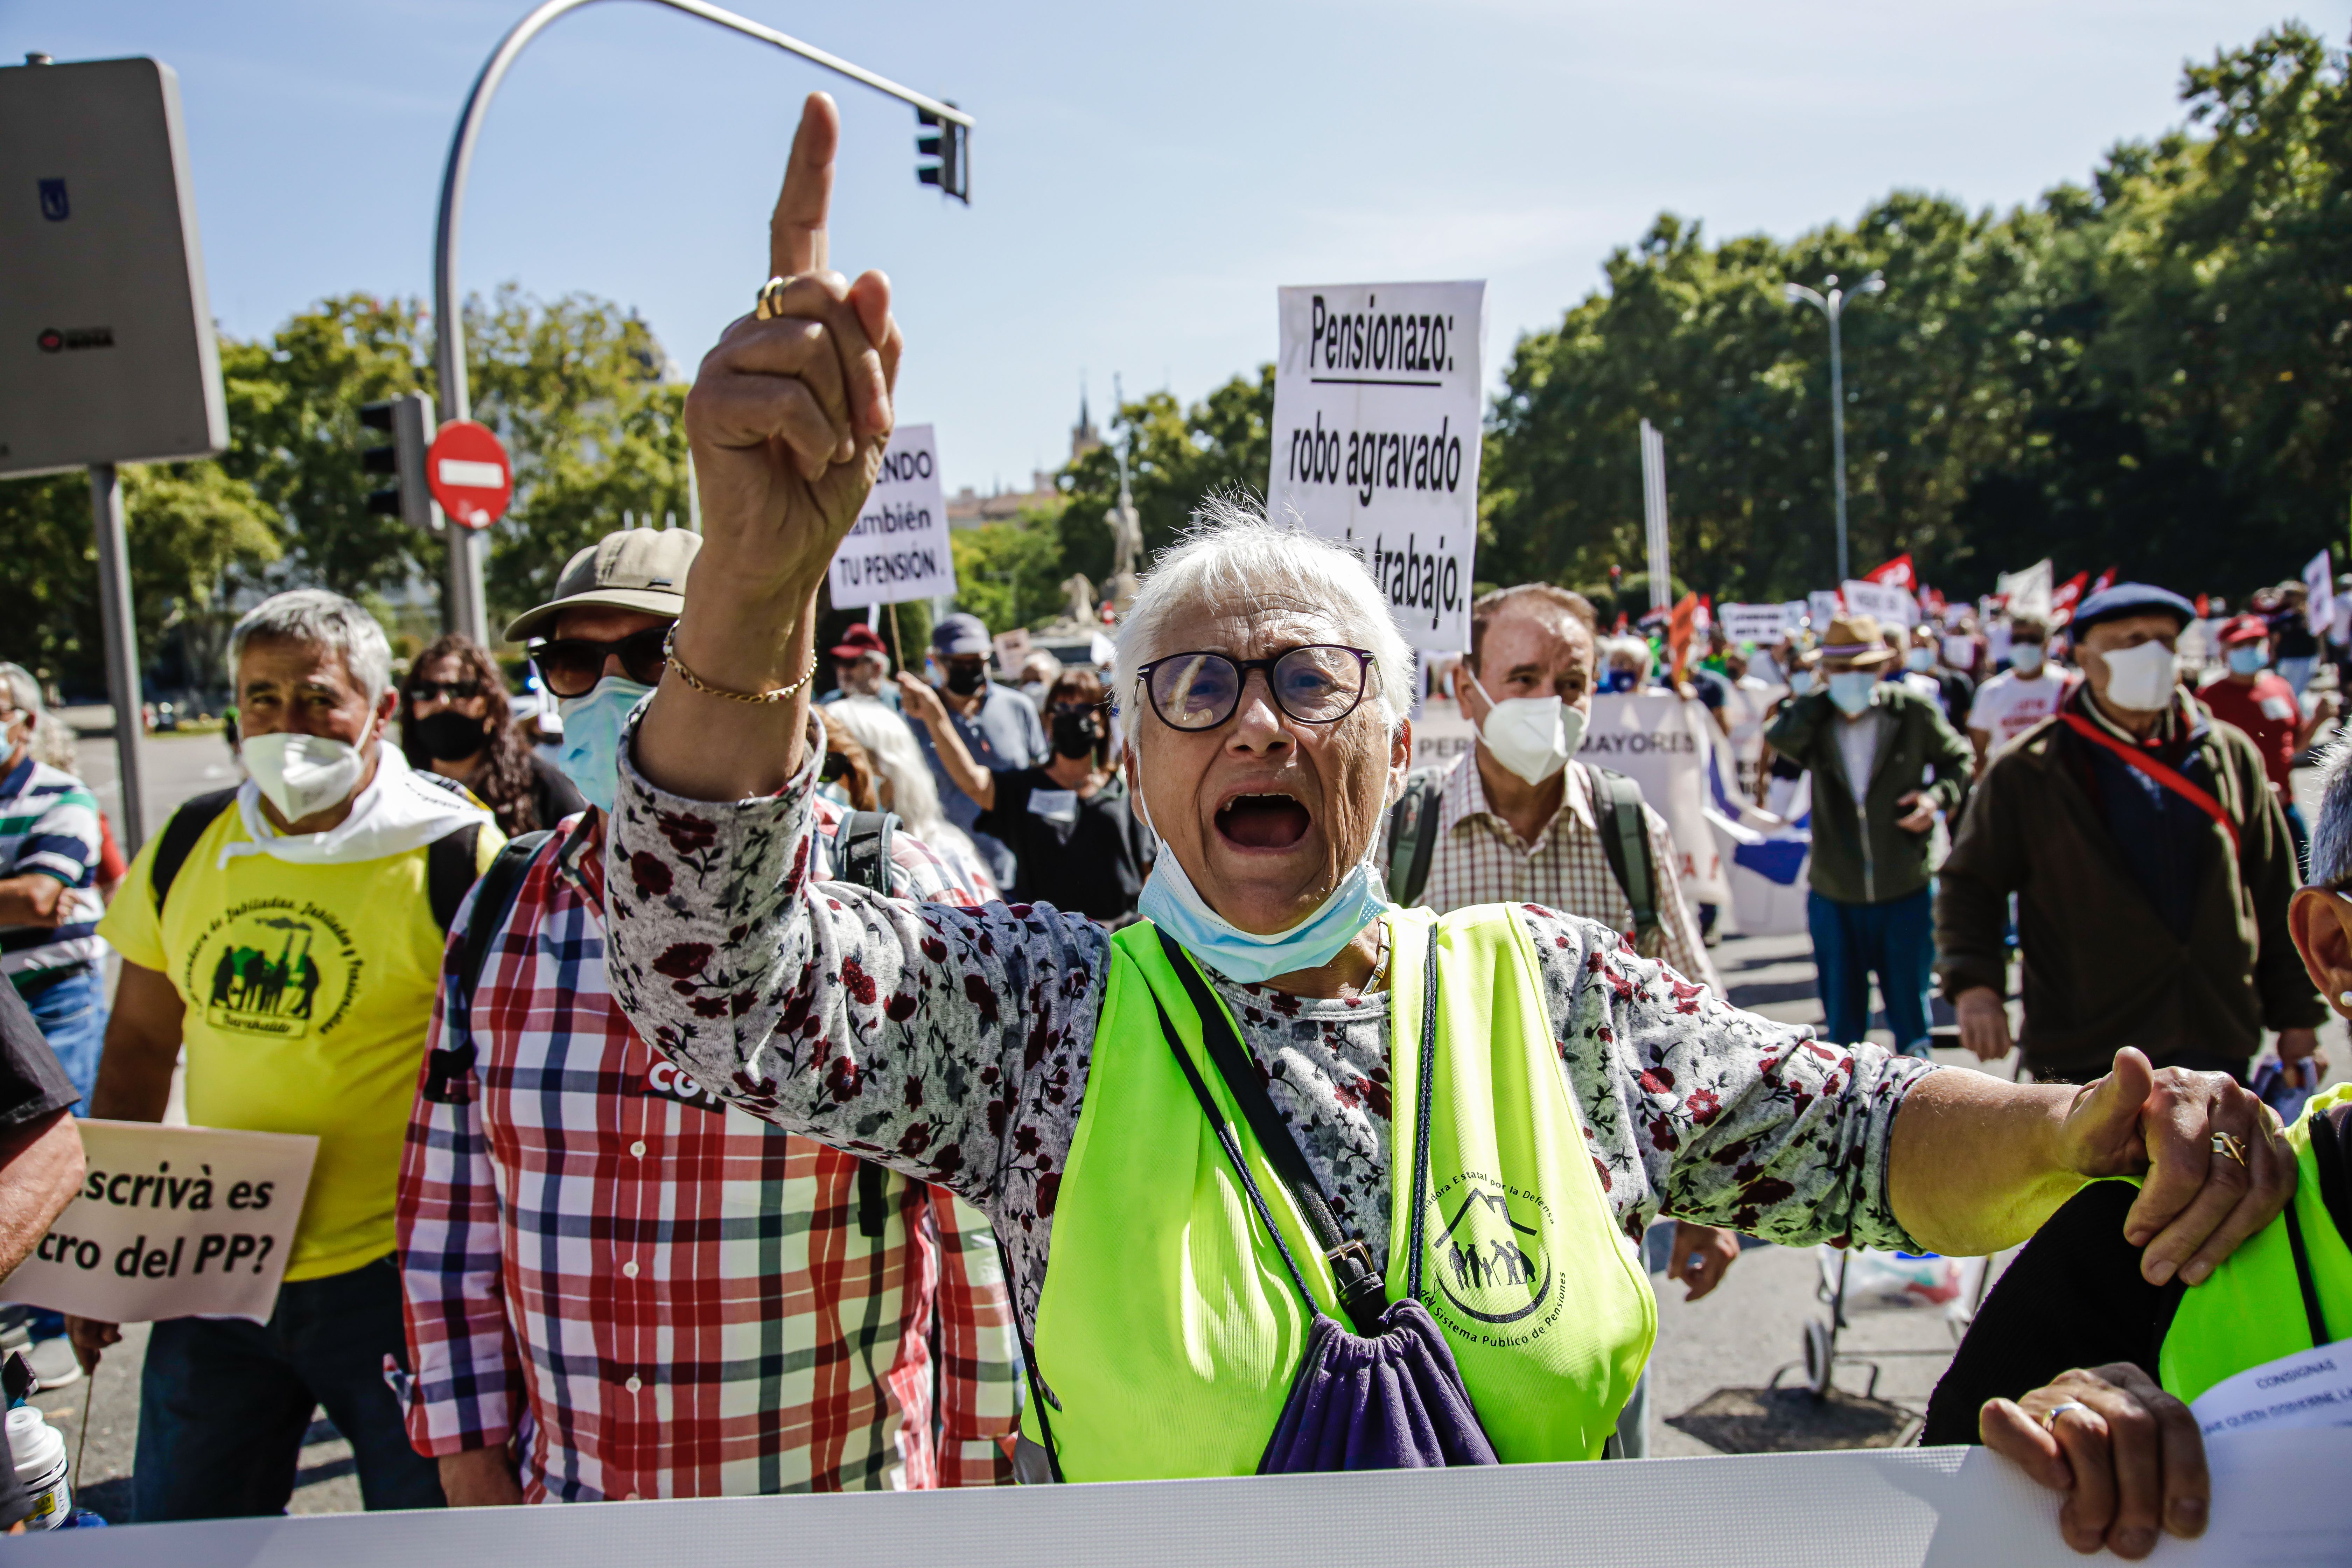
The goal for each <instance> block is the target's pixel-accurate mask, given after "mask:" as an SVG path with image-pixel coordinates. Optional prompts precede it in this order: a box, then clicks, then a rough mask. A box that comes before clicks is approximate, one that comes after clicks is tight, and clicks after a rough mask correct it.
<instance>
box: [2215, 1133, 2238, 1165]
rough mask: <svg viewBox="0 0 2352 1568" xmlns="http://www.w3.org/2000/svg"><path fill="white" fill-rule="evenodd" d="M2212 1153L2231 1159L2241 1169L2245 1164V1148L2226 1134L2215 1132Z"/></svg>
mask: <svg viewBox="0 0 2352 1568" xmlns="http://www.w3.org/2000/svg"><path fill="white" fill-rule="evenodd" d="M2213 1152H2215V1153H2216V1154H2225V1155H2227V1156H2229V1157H2230V1158H2231V1159H2232V1160H2235V1161H2236V1162H2238V1163H2239V1165H2240V1166H2244V1164H2245V1163H2246V1146H2245V1145H2244V1144H2243V1143H2241V1142H2238V1141H2237V1140H2236V1139H2235V1138H2232V1137H2231V1136H2230V1134H2228V1133H2227V1132H2216V1133H2214V1134H2213Z"/></svg>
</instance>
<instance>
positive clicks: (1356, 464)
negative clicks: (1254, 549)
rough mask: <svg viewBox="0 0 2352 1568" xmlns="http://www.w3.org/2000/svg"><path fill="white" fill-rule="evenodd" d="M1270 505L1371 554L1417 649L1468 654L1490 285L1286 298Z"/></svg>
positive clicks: (1342, 289)
mask: <svg viewBox="0 0 2352 1568" xmlns="http://www.w3.org/2000/svg"><path fill="white" fill-rule="evenodd" d="M1279 310H1280V315H1281V328H1282V340H1281V341H1282V355H1281V359H1280V361H1279V362H1278V365H1277V368H1276V373H1275V382H1274V465H1273V474H1272V477H1271V479H1269V481H1268V483H1267V485H1266V505H1267V509H1268V510H1269V511H1270V512H1271V513H1272V515H1273V516H1274V518H1275V520H1276V521H1282V520H1283V518H1284V517H1286V515H1294V514H1295V515H1296V516H1297V518H1298V519H1300V520H1301V521H1304V522H1305V524H1306V525H1307V529H1308V530H1309V531H1313V532H1315V533H1318V534H1321V535H1322V536H1323V537H1324V538H1326V539H1336V540H1340V541H1344V542H1347V543H1349V544H1351V545H1353V546H1354V547H1355V548H1356V549H1357V550H1358V551H1360V552H1362V554H1363V557H1364V563H1365V564H1366V565H1367V566H1369V567H1370V568H1371V570H1372V575H1373V576H1374V577H1375V578H1376V579H1378V580H1379V582H1380V584H1381V590H1382V591H1383V592H1384V593H1385V594H1386V595H1388V601H1389V607H1390V609H1391V612H1392V613H1393V614H1394V615H1395V616H1396V622H1397V627H1398V629H1399V630H1400V631H1402V632H1403V633H1404V636H1405V638H1406V640H1407V641H1409V642H1411V643H1412V646H1413V647H1422V648H1433V649H1436V650H1439V651H1443V652H1456V651H1459V650H1462V649H1465V648H1467V647H1469V646H1470V598H1471V592H1470V584H1471V569H1472V566H1473V564H1474V557H1475V553H1476V551H1477V545H1478V453H1479V438H1480V430H1481V428H1482V424H1481V412H1482V404H1481V400H1482V398H1483V395H1484V393H1483V389H1482V384H1481V380H1480V378H1481V375H1482V374H1483V372H1482V368H1481V366H1482V361H1481V355H1480V349H1481V345H1482V344H1483V343H1484V342H1485V339H1486V284H1484V283H1370V284H1343V285H1338V286H1330V287H1321V288H1314V287H1308V288H1296V289H1283V290H1281V296H1280V304H1279Z"/></svg>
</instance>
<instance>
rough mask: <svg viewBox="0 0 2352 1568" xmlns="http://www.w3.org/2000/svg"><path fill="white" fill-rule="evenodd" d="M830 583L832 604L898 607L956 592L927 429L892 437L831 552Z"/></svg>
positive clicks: (935, 456)
mask: <svg viewBox="0 0 2352 1568" xmlns="http://www.w3.org/2000/svg"><path fill="white" fill-rule="evenodd" d="M832 586H833V602H834V603H835V604H836V605H903V604H905V603H906V602H907V601H908V600H909V599H932V598H942V597H946V596H948V595H952V594H954V592H955V591H956V576H955V552H954V551H953V550H951V549H950V548H949V546H948V503H947V498H946V495H945V493H944V492H943V491H942V490H941V489H940V455H939V447H938V443H937V442H936V441H934V440H933V439H932V436H931V427H930V426H928V425H901V426H898V429H896V430H894V431H892V432H891V434H890V445H889V447H887V449H886V450H885V451H884V452H883V454H882V472H881V475H880V477H879V478H877V479H875V481H874V489H873V490H872V491H871V492H870V493H869V494H868V495H867V496H866V505H865V507H864V508H863V509H862V510H859V512H858V514H857V521H856V523H854V524H852V525H851V527H850V530H849V532H848V533H847V534H845V535H844V536H843V538H842V541H841V544H840V547H839V548H838V549H836V550H835V551H834V552H833V568H832Z"/></svg>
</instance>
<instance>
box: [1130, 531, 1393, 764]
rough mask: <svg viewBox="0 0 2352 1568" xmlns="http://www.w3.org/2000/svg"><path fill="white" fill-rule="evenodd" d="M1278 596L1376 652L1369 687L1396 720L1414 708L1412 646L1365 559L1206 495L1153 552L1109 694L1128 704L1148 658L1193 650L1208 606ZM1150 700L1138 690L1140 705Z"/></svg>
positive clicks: (1249, 603)
mask: <svg viewBox="0 0 2352 1568" xmlns="http://www.w3.org/2000/svg"><path fill="white" fill-rule="evenodd" d="M1275 595H1287V596H1290V597H1292V598H1296V599H1297V600H1299V601H1302V602H1304V603H1306V604H1309V605H1316V606H1318V607H1319V608H1322V609H1324V610H1326V611H1328V614H1329V615H1330V616H1332V618H1333V619H1334V620H1335V621H1337V622H1338V623H1339V635H1340V636H1342V637H1347V638H1348V639H1349V641H1350V642H1351V643H1352V644H1353V646H1355V647H1364V648H1369V649H1370V650H1371V655H1372V668H1371V678H1370V681H1369V682H1368V684H1369V686H1370V690H1371V691H1372V692H1373V693H1374V694H1376V695H1378V696H1379V698H1380V700H1381V708H1382V710H1385V711H1386V712H1387V714H1388V717H1389V724H1390V727H1391V729H1393V728H1394V727H1396V726H1397V725H1400V724H1402V723H1403V722H1404V721H1405V718H1406V716H1407V715H1408V714H1409V713H1410V712H1411V711H1412V682H1413V657H1412V647H1411V646H1410V645H1408V644H1407V643H1406V642H1405V640H1404V634H1403V633H1402V632H1400V631H1398V630H1397V627H1396V618H1395V616H1391V614H1390V613H1389V604H1388V598H1387V596H1386V595H1383V594H1382V593H1381V586H1380V584H1378V583H1376V582H1374V581H1373V580H1372V574H1371V572H1370V570H1369V569H1368V568H1367V567H1366V566H1365V565H1364V558H1363V557H1362V556H1360V555H1359V554H1357V553H1356V552H1355V551H1353V550H1351V549H1349V547H1348V546H1346V545H1344V544H1339V543H1337V542H1333V541H1331V540H1328V539H1323V538H1319V537H1318V536H1317V535H1315V534H1312V533H1308V532H1307V531H1306V530H1305V529H1303V528H1286V527H1283V526H1282V525H1281V524H1279V523H1276V522H1274V521H1270V520H1269V519H1268V518H1267V517H1266V514H1265V509H1264V508H1263V507H1260V506H1258V505H1255V504H1254V503H1253V502H1251V501H1249V500H1244V499H1242V498H1241V497H1238V496H1223V495H1216V496H1211V497H1209V498H1208V499H1207V500H1203V501H1202V503H1201V504H1200V505H1199V506H1197V507H1195V508H1194V509H1193V510H1192V526H1191V527H1190V528H1188V529H1186V530H1185V531H1184V536H1183V537H1182V538H1181V539H1180V540H1178V541H1177V542H1175V543H1174V544H1172V545H1171V546H1170V547H1169V548H1167V549H1166V550H1163V551H1161V552H1160V553H1159V555H1158V556H1156V557H1154V558H1153V560H1152V563H1151V569H1150V571H1149V572H1147V573H1145V574H1144V576H1143V581H1142V584H1141V585H1140V586H1139V587H1138V588H1137V590H1136V594H1135V604H1134V606H1133V607H1132V608H1130V609H1129V611H1128V612H1127V614H1126V616H1124V617H1123V618H1122V619H1121V620H1120V622H1119V628H1118V658H1117V659H1116V661H1115V662H1114V663H1113V665H1112V667H1111V682H1110V690H1111V697H1112V699H1113V700H1115V701H1118V702H1121V703H1122V704H1123V703H1124V702H1125V700H1126V699H1127V697H1128V695H1129V693H1131V692H1136V683H1137V681H1138V680H1139V679H1140V677H1139V676H1138V674H1137V673H1136V672H1137V671H1138V670H1139V669H1140V668H1142V667H1143V666H1145V665H1147V664H1150V662H1151V661H1152V660H1153V659H1155V658H1160V656H1161V655H1163V654H1171V653H1182V652H1186V651H1189V648H1188V645H1187V640H1186V639H1187V637H1188V636H1189V634H1188V633H1187V632H1186V630H1185V629H1184V628H1185V626H1186V625H1187V623H1188V622H1189V621H1190V620H1191V619H1192V616H1194V615H1196V614H1197V613H1198V611H1199V609H1200V607H1201V606H1202V605H1227V604H1231V605H1242V606H1244V607H1255V605H1260V604H1262V603H1264V602H1265V600H1266V599H1268V598H1270V597H1273V596H1275ZM1144 706H1146V704H1145V702H1144V701H1143V700H1142V697H1141V695H1140V693H1137V694H1136V700H1135V705H1134V707H1135V710H1138V711H1139V710H1141V709H1142V708H1143V707H1144ZM1138 722H1139V721H1137V720H1135V719H1130V720H1129V722H1128V724H1127V725H1126V733H1127V742H1128V744H1129V745H1130V746H1132V745H1133V744H1134V743H1135V735H1136V731H1137V725H1138Z"/></svg>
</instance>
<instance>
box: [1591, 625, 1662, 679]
mask: <svg viewBox="0 0 2352 1568" xmlns="http://www.w3.org/2000/svg"><path fill="white" fill-rule="evenodd" d="M1617 656H1622V657H1623V658H1627V659H1630V660H1632V661H1633V664H1634V665H1635V666H1636V667H1637V668H1638V669H1639V671H1640V676H1641V679H1643V680H1647V679H1650V677H1651V676H1652V675H1654V674H1655V673H1656V671H1657V668H1658V660H1657V656H1656V655H1655V654H1654V653H1652V652H1651V651H1650V645H1649V644H1648V643H1647V642H1645V641H1643V639H1642V638H1640V637H1630V636H1629V637H1602V638H1601V651H1600V652H1599V654H1598V655H1596V656H1595V660H1594V662H1596V663H1598V664H1599V665H1600V666H1601V668H1604V669H1606V668H1608V667H1609V661H1610V659H1611V658H1612V657H1617Z"/></svg>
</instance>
